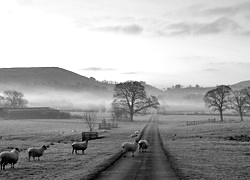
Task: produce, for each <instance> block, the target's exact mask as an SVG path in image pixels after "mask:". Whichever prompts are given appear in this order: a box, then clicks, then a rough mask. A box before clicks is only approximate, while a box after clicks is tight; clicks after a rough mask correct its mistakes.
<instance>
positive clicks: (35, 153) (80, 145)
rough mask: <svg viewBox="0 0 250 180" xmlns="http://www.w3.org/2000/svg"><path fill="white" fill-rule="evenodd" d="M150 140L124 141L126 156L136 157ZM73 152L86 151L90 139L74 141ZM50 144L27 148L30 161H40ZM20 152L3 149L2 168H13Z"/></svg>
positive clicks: (0, 156) (0, 161)
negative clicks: (137, 152) (36, 159)
mask: <svg viewBox="0 0 250 180" xmlns="http://www.w3.org/2000/svg"><path fill="white" fill-rule="evenodd" d="M139 132H140V131H136V132H135V134H138V133H139ZM148 145H149V143H148V141H147V140H138V138H136V139H135V141H134V142H132V143H131V142H124V143H122V146H121V148H122V151H123V153H124V157H126V153H127V152H131V153H132V157H134V152H135V151H136V150H137V149H138V147H139V152H144V151H145V150H146V149H147V148H148ZM71 146H72V154H74V152H75V153H76V154H77V151H78V150H81V151H82V154H84V151H85V150H86V149H87V147H88V140H86V141H84V142H74V143H73V144H72V145H71ZM48 147H49V146H45V145H43V146H41V147H40V148H33V147H32V148H29V149H28V150H27V152H28V160H29V161H30V157H33V160H34V161H35V158H36V157H37V158H38V161H39V160H40V157H41V156H43V154H44V151H45V150H46V149H47V148H48ZM19 152H20V150H19V149H18V148H14V149H13V150H12V151H3V152H1V153H0V165H1V170H5V166H6V165H7V164H10V165H11V168H14V165H15V164H16V163H17V161H18V159H19Z"/></svg>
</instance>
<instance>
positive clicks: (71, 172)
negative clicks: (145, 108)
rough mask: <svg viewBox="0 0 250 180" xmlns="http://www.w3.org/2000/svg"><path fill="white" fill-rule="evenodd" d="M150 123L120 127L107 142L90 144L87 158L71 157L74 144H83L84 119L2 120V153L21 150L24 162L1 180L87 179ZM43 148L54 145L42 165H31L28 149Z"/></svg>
mask: <svg viewBox="0 0 250 180" xmlns="http://www.w3.org/2000/svg"><path fill="white" fill-rule="evenodd" d="M148 119H149V116H144V117H136V122H134V123H130V122H122V123H119V128H114V129H112V130H107V131H106V132H104V133H102V134H100V135H103V136H104V138H102V139H98V140H91V141H89V145H88V149H87V150H86V151H85V154H84V155H82V154H78V155H76V154H73V155H72V154H71V151H72V147H71V144H72V141H80V140H81V132H82V131H86V130H87V129H86V125H85V124H84V123H83V121H82V120H81V119H65V120H60V119H42V120H41V119H39V120H38V119H37V120H34V119H32V120H0V123H1V126H0V136H1V137H2V138H1V139H0V152H1V151H3V150H11V148H13V147H18V148H19V149H21V152H20V156H19V157H20V159H19V161H18V163H17V164H16V165H15V169H10V168H9V167H10V165H8V166H7V167H6V170H5V171H0V179H8V180H9V179H13V180H14V179H42V178H44V179H79V178H80V177H84V176H86V175H88V174H90V173H92V172H93V171H95V168H96V167H97V166H98V165H100V164H101V163H103V162H104V161H106V160H107V159H108V158H110V157H111V156H112V155H113V154H115V153H117V152H118V151H120V146H121V144H122V142H124V141H133V138H131V137H130V135H131V134H132V133H133V132H134V131H135V130H137V129H142V128H143V127H144V126H145V125H146V124H147V121H148ZM100 121H101V119H100ZM97 128H98V127H97ZM72 130H75V131H76V132H72ZM96 131H99V130H98V129H97V130H96ZM61 132H63V134H62V133H61ZM100 133H101V132H100ZM43 144H46V145H50V147H49V149H48V150H46V151H45V154H44V156H43V157H41V160H40V162H38V161H35V162H34V161H33V159H32V160H31V161H30V162H28V159H27V149H28V148H29V147H39V146H41V145H43Z"/></svg>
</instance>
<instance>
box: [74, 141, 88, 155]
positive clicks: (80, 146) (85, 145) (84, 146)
mask: <svg viewBox="0 0 250 180" xmlns="http://www.w3.org/2000/svg"><path fill="white" fill-rule="evenodd" d="M71 146H72V148H73V149H72V154H74V151H75V153H76V154H77V151H78V150H82V154H84V151H85V150H86V149H87V148H88V140H86V141H84V142H74V143H73V144H72V145H71Z"/></svg>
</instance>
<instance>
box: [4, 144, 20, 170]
mask: <svg viewBox="0 0 250 180" xmlns="http://www.w3.org/2000/svg"><path fill="white" fill-rule="evenodd" d="M19 152H20V151H19V149H18V148H14V149H13V150H12V151H10V152H9V151H3V152H1V153H0V164H1V170H5V165H7V164H10V168H14V165H15V164H16V163H17V161H18V159H19Z"/></svg>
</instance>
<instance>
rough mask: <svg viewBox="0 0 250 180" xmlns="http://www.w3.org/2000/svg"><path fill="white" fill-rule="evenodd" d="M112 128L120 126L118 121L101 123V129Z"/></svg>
mask: <svg viewBox="0 0 250 180" xmlns="http://www.w3.org/2000/svg"><path fill="white" fill-rule="evenodd" d="M111 128H118V123H106V122H105V123H104V122H102V123H99V129H108V130H109V129H111Z"/></svg>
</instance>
